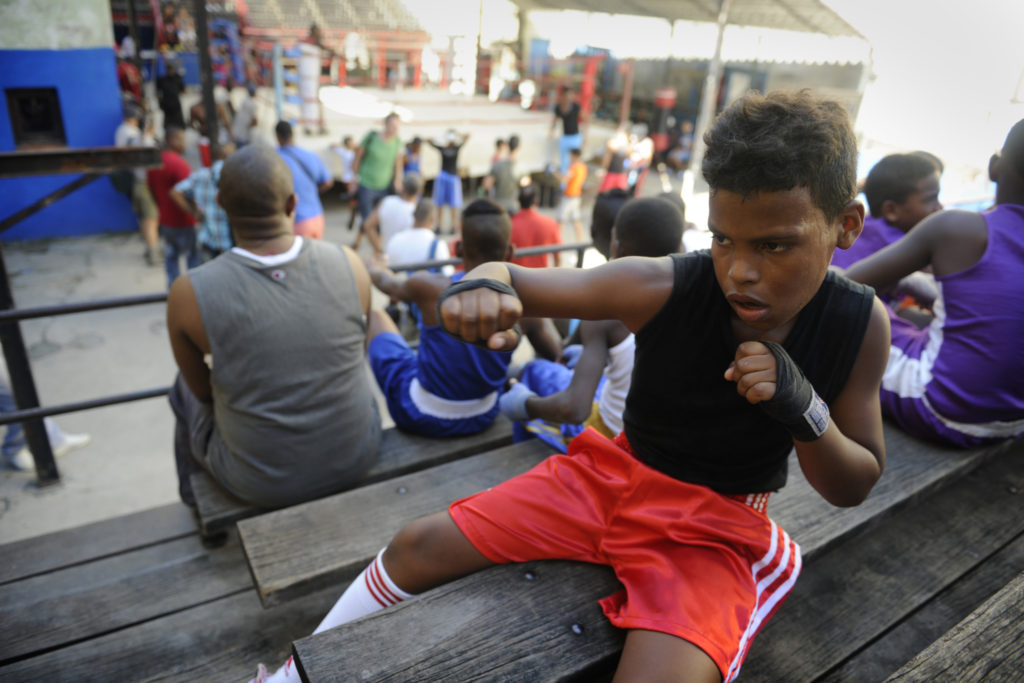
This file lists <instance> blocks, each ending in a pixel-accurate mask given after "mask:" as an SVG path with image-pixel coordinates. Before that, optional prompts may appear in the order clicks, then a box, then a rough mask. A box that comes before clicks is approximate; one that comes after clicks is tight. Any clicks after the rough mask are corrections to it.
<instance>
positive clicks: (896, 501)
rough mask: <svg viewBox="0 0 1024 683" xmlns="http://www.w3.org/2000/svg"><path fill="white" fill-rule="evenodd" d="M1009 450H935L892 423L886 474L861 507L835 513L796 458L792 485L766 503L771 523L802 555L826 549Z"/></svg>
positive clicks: (792, 464) (1009, 444)
mask: <svg viewBox="0 0 1024 683" xmlns="http://www.w3.org/2000/svg"><path fill="white" fill-rule="evenodd" d="M1013 447H1020V444H1019V443H1017V444H1016V446H1015V445H1014V442H1005V443H1003V444H998V445H993V446H989V447H987V448H978V449H973V450H963V449H955V448H951V447H948V446H939V445H936V444H933V443H929V442H926V441H922V440H920V439H916V438H914V437H912V436H910V435H908V434H907V433H906V432H904V431H902V430H900V429H898V428H897V427H895V426H894V425H892V424H891V423H886V425H885V449H886V454H887V461H886V469H885V473H884V474H883V475H882V478H881V479H880V480H879V482H878V483H877V484H876V485H875V488H874V489H873V490H872V491H871V494H870V495H869V496H868V498H867V500H865V501H864V502H863V503H861V504H860V505H858V506H856V507H853V508H837V507H834V506H833V505H830V504H829V503H828V502H827V501H825V499H823V498H822V497H821V496H820V495H818V493H817V492H816V491H814V489H813V488H812V487H811V485H810V484H809V483H808V482H807V479H806V478H805V477H804V476H803V473H802V472H800V465H799V463H797V461H796V457H795V456H791V457H790V460H789V471H790V481H789V483H788V484H787V485H786V487H785V488H783V489H782V490H781V491H780V492H779V493H777V494H775V495H773V496H772V498H771V500H770V501H769V503H768V513H769V514H770V515H771V517H772V519H774V520H775V521H776V522H778V523H779V524H780V525H781V526H782V528H784V529H786V530H787V531H788V532H789V534H790V536H791V537H793V539H795V540H796V541H797V542H798V543H799V544H800V547H801V548H802V549H803V552H804V554H805V555H807V554H811V553H813V552H819V551H821V550H824V549H825V548H826V547H827V546H828V545H829V544H830V543H837V542H840V541H842V540H843V539H844V538H845V537H846V535H847V534H848V533H849V532H851V531H853V530H855V529H861V528H864V525H870V524H872V523H873V522H874V521H877V520H879V519H882V518H883V517H882V516H879V513H881V512H891V511H893V510H895V509H898V508H899V507H900V506H903V505H906V504H908V503H911V502H912V501H913V500H915V499H916V498H917V497H918V496H921V495H926V494H928V493H930V492H931V491H932V490H933V489H934V488H935V487H938V486H942V485H943V484H944V483H947V482H950V481H956V480H958V479H959V477H961V476H963V475H965V474H966V473H968V472H970V471H971V470H973V469H975V468H976V467H978V466H979V465H981V464H983V463H985V462H987V461H988V460H990V459H991V458H994V457H996V456H998V455H999V454H1000V453H1002V452H1004V451H1005V450H1007V449H1010V448H1013Z"/></svg>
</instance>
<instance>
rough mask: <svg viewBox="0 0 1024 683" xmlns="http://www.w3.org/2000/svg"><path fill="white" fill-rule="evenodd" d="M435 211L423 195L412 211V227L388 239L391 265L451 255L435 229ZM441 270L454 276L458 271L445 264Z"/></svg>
mask: <svg viewBox="0 0 1024 683" xmlns="http://www.w3.org/2000/svg"><path fill="white" fill-rule="evenodd" d="M435 213H436V212H435V208H434V202H433V201H432V200H430V199H428V198H426V197H424V198H423V199H420V200H419V202H417V204H416V209H415V210H414V211H413V214H412V217H413V225H412V227H411V228H410V229H408V230H403V231H402V232H400V233H398V234H397V235H395V236H394V237H392V238H391V240H390V241H389V242H388V245H387V258H388V264H389V266H394V265H400V264H403V263H419V262H422V261H441V260H444V259H447V258H451V253H450V252H449V251H448V244H447V243H446V242H445V241H444V240H442V239H441V238H439V237H438V236H437V234H436V233H435V232H434V221H435ZM440 272H441V273H443V274H445V275H451V274H452V273H454V272H455V268H454V267H453V266H444V267H443V268H441V269H440Z"/></svg>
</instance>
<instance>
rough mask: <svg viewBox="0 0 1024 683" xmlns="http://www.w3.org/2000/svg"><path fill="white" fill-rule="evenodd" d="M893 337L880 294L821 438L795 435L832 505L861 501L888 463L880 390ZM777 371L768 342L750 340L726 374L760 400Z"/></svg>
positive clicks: (810, 477) (812, 477)
mask: <svg viewBox="0 0 1024 683" xmlns="http://www.w3.org/2000/svg"><path fill="white" fill-rule="evenodd" d="M889 339H890V338H889V316H888V314H887V313H886V312H885V307H884V304H882V303H881V302H880V301H879V300H878V299H875V303H874V306H873V308H872V311H871V318H870V320H869V322H868V328H867V331H866V332H865V335H864V341H863V343H862V344H861V349H860V352H859V353H858V355H857V359H856V361H855V362H854V365H853V369H852V370H851V372H850V378H849V379H848V380H847V383H846V386H845V387H843V390H842V391H841V392H840V394H839V396H838V397H837V398H836V400H835V401H833V402H832V404H831V405H830V406H829V411H828V412H829V413H830V415H829V419H828V422H827V426H825V427H824V431H823V432H822V433H821V434H820V437H819V438H815V439H813V440H797V439H795V438H794V440H793V445H794V447H795V448H796V453H797V458H798V459H799V460H800V468H801V469H802V470H803V472H804V475H805V476H806V477H807V481H808V482H809V483H810V484H811V486H813V487H814V488H815V490H817V491H818V493H820V494H821V495H822V497H823V498H824V499H825V500H827V501H828V502H830V503H832V504H833V505H837V506H841V507H846V506H852V505H858V504H860V503H861V502H862V501H863V500H864V498H866V497H867V495H868V493H869V492H870V491H871V488H872V487H873V486H874V485H875V483H876V482H877V481H878V478H879V477H880V476H881V475H882V470H883V469H884V468H885V440H884V437H883V435H882V413H881V407H880V403H879V390H880V388H881V384H882V374H883V373H884V371H885V364H886V361H887V359H888V354H889ZM790 362H791V361H790ZM777 372H778V364H777V362H776V359H775V357H774V356H773V355H772V353H771V352H770V351H769V350H768V348H767V347H766V346H765V345H764V344H762V343H760V342H746V343H744V344H741V345H740V347H739V349H738V350H737V355H736V361H734V363H733V364H732V365H731V366H730V368H729V370H728V371H727V373H726V379H730V380H732V381H735V382H736V383H737V390H738V391H739V392H740V394H741V395H743V396H744V397H746V398H747V400H748V401H750V402H751V403H760V402H762V401H770V400H771V399H773V398H774V397H775V395H776V389H777V388H778V387H777V385H776V379H777V376H778V375H777ZM801 378H802V376H801ZM804 381H806V380H805V379H804Z"/></svg>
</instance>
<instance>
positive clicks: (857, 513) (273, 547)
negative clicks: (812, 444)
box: [239, 428, 998, 606]
mask: <svg viewBox="0 0 1024 683" xmlns="http://www.w3.org/2000/svg"><path fill="white" fill-rule="evenodd" d="M886 439H887V448H888V450H889V451H890V453H892V454H893V455H894V456H895V457H892V458H890V463H889V465H888V471H887V474H886V476H884V477H883V478H882V481H881V482H880V483H879V485H878V486H877V487H876V489H875V491H873V492H872V494H871V496H870V497H869V498H868V500H867V501H865V502H864V503H863V504H861V505H860V506H859V507H856V508H847V509H840V508H835V507H833V506H831V505H829V504H828V503H827V502H826V501H825V500H823V499H822V498H821V496H820V495H818V494H817V492H815V491H814V490H813V489H812V488H811V487H810V485H809V484H808V483H807V481H806V479H805V478H804V477H803V475H802V473H801V472H800V471H799V465H798V464H797V462H796V457H795V456H792V457H791V458H790V471H791V472H792V473H793V475H792V476H791V477H790V480H791V481H790V484H789V485H788V486H787V487H786V488H784V489H783V490H782V491H781V492H780V493H779V494H777V495H776V496H775V497H773V499H772V501H771V503H770V504H769V511H770V512H771V514H772V517H773V518H774V519H775V520H776V521H777V522H778V523H779V524H781V525H782V526H783V528H785V529H787V530H788V531H789V533H790V535H792V536H793V538H795V539H796V540H797V541H798V542H799V543H800V544H801V546H802V547H803V549H804V553H805V554H806V553H808V552H809V551H810V552H813V551H816V550H819V549H820V548H822V547H823V545H824V543H826V542H834V541H837V540H839V539H841V538H843V537H844V536H845V535H846V534H848V533H850V532H851V531H853V530H855V529H857V528H859V527H860V526H861V525H864V524H868V523H870V522H871V520H872V519H873V518H874V517H875V516H876V515H877V514H878V513H879V512H884V511H886V510H888V509H890V508H892V507H893V506H899V505H902V504H904V503H905V502H906V501H908V500H911V499H913V497H914V496H916V495H919V494H920V493H921V492H922V491H926V490H929V489H930V488H931V487H933V486H935V485H937V484H939V483H941V482H942V481H944V480H946V479H948V478H950V477H953V476H954V475H958V474H962V473H964V472H966V471H969V470H970V469H972V468H974V467H976V466H977V465H978V464H979V463H980V462H982V461H984V460H985V459H987V458H989V457H992V454H993V453H995V452H996V449H980V450H976V451H970V452H964V451H956V450H952V449H945V448H939V447H936V446H933V445H931V444H926V443H924V442H921V441H918V440H916V439H913V438H911V437H909V436H907V435H906V434H904V433H903V432H900V431H899V430H896V429H894V428H889V429H888V430H887V431H886ZM535 443H536V442H535ZM535 448H536V446H535ZM997 448H998V447H997ZM548 453H550V449H549V450H547V451H542V454H548ZM529 457H530V460H529V462H530V463H533V462H535V461H536V460H535V453H534V452H533V451H531V453H530V456H529ZM459 467H460V466H459V464H458V463H456V464H453V465H452V471H453V472H455V473H457V472H458V470H459ZM527 467H528V466H527V465H524V466H521V467H513V468H511V469H508V468H507V466H506V469H504V470H500V471H499V470H492V471H493V473H494V474H495V478H492V479H488V481H490V482H491V483H489V484H487V486H490V485H492V484H493V483H495V481H502V480H503V479H502V478H501V477H502V475H504V478H508V477H509V476H512V475H511V474H509V473H518V472H520V471H525V469H527ZM426 472H429V470H427V471H426ZM426 476H430V477H432V476H435V475H433V474H430V475H426ZM442 476H443V477H444V478H449V477H450V476H453V475H449V474H444V475H442ZM423 481H424V482H428V481H429V480H428V479H426V478H425V479H424V480H423ZM424 486H426V487H428V488H429V486H430V484H429V483H424V484H420V483H417V484H416V488H417V490H419V489H422V488H423V487H424ZM480 488H481V489H482V488H484V486H481V487H480ZM378 490H382V489H374V490H373V491H372V492H371V491H363V492H360V490H358V489H357V490H356V491H350V492H346V493H341V494H337V495H335V496H332V497H330V498H327V499H325V500H330V501H332V502H331V503H329V504H326V505H324V507H322V508H320V507H315V508H311V509H310V512H309V513H308V514H306V513H302V514H303V517H302V518H301V519H300V518H297V517H296V515H297V514H299V513H296V512H287V511H279V512H276V513H271V514H269V515H263V516H261V517H259V518H257V519H259V520H260V521H259V522H256V523H251V520H250V521H248V522H245V523H244V527H243V524H240V525H239V532H240V534H241V536H242V544H243V547H244V548H245V549H246V554H247V556H248V559H249V563H250V567H251V569H252V572H253V579H254V581H255V582H256V587H257V590H258V591H259V592H260V595H261V596H262V598H263V600H264V604H266V605H267V606H270V605H273V604H276V603H277V602H279V601H280V600H283V599H287V598H288V597H289V596H295V595H301V594H302V592H303V591H306V590H318V589H319V588H321V587H323V586H324V585H326V584H327V583H328V582H333V583H337V582H340V581H344V580H348V579H351V578H353V577H354V576H356V574H358V572H359V571H361V569H362V567H363V566H365V565H366V564H367V563H368V562H369V561H370V559H372V557H373V554H374V553H376V552H377V551H378V550H379V549H380V547H382V546H383V544H384V543H386V542H387V541H388V540H390V538H391V537H392V536H393V535H394V534H395V532H397V531H398V529H399V528H400V527H401V526H402V523H404V522H405V521H410V520H412V519H415V518H416V517H418V516H420V515H423V514H427V513H430V512H436V511H438V510H440V509H442V507H443V506H444V505H446V504H447V503H448V502H449V501H450V500H454V499H456V498H458V497H461V496H462V495H468V493H472V492H473V491H469V492H468V493H458V494H455V493H452V494H451V496H450V497H448V495H449V494H445V495H440V494H438V495H436V496H434V497H431V496H430V494H429V492H427V493H426V494H425V495H426V496H427V497H426V499H425V500H426V501H427V504H426V505H422V504H420V501H421V499H420V498H414V499H408V498H400V497H395V496H394V493H393V492H388V493H382V494H378V493H377V491H378ZM458 490H459V491H460V492H461V491H465V489H462V488H460V489H458ZM353 495H356V496H357V498H354V499H349V498H348V496H353ZM377 495H383V496H387V497H385V498H383V500H387V501H388V503H387V505H385V506H384V507H385V508H386V509H388V510H389V513H390V511H392V510H394V509H400V510H402V511H401V514H400V515H399V516H397V517H395V516H393V515H392V516H388V515H375V516H372V517H370V518H367V519H363V517H357V518H356V519H358V520H360V521H359V527H358V529H357V530H356V531H354V532H349V531H343V530H341V529H339V528H338V527H337V526H336V520H339V519H344V518H345V517H346V515H348V514H351V513H349V512H348V511H349V510H350V509H352V508H353V507H355V508H362V506H364V505H368V504H369V502H368V501H370V500H373V496H377ZM357 500H358V501H359V502H355V501H357ZM410 500H411V501H412V502H413V503H415V504H416V505H417V507H416V508H415V510H412V511H409V512H408V513H407V512H405V511H404V508H406V507H407V506H408V505H409V504H410ZM363 501H367V502H365V503H364V502H363ZM296 509H298V508H296ZM353 533H354V534H356V535H355V536H353V535H352V534H353ZM341 538H345V541H344V542H339V539H341ZM306 539H310V540H309V541H308V542H307V541H306ZM314 539H315V540H314ZM370 539H372V540H370ZM356 540H359V541H361V542H359V543H357V542H354V541H356ZM250 549H251V550H250ZM356 568H358V569H356ZM353 570H355V571H353Z"/></svg>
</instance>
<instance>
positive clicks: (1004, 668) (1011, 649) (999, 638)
mask: <svg viewBox="0 0 1024 683" xmlns="http://www.w3.org/2000/svg"><path fill="white" fill-rule="evenodd" d="M1022 677H1024V572H1022V573H1020V574H1018V575H1017V577H1016V578H1015V579H1014V580H1013V581H1011V582H1010V583H1009V584H1008V585H1007V586H1006V587H1005V588H1003V590H1001V591H999V592H998V593H997V594H995V595H994V596H992V597H991V598H990V599H989V600H987V601H986V602H985V604H984V605H982V606H981V607H979V608H978V609H977V610H975V611H974V612H972V613H971V615H970V616H968V617H967V618H966V619H964V620H963V621H962V622H960V623H959V624H958V625H957V626H956V628H954V629H953V630H951V631H950V632H949V633H947V634H946V635H945V636H943V637H942V638H941V639H939V640H937V641H935V643H933V644H932V645H931V646H929V647H928V649H927V650H925V651H924V652H922V653H921V654H919V655H918V656H917V657H915V658H914V659H913V661H911V662H909V663H908V664H907V665H906V666H904V667H903V668H901V669H900V670H899V671H897V672H896V673H895V674H893V675H892V676H890V677H889V678H888V679H886V680H887V682H888V681H988V680H990V681H1014V680H1016V681H1019V680H1021V678H1022Z"/></svg>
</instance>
